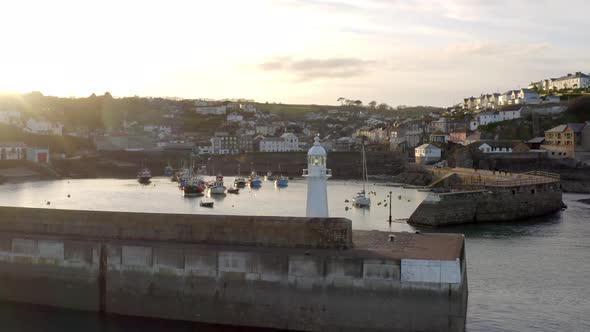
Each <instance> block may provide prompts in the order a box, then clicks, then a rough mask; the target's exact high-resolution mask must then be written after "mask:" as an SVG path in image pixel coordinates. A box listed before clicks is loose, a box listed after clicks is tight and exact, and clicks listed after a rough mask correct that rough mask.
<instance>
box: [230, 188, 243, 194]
mask: <svg viewBox="0 0 590 332" xmlns="http://www.w3.org/2000/svg"><path fill="white" fill-rule="evenodd" d="M227 192H228V194H239V193H240V188H229V189H228V190H227Z"/></svg>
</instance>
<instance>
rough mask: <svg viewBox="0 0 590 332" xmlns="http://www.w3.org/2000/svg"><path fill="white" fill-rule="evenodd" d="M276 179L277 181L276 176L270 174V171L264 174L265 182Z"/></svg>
mask: <svg viewBox="0 0 590 332" xmlns="http://www.w3.org/2000/svg"><path fill="white" fill-rule="evenodd" d="M276 179H277V176H276V175H274V174H272V172H271V171H268V172H266V180H268V181H275V180H276Z"/></svg>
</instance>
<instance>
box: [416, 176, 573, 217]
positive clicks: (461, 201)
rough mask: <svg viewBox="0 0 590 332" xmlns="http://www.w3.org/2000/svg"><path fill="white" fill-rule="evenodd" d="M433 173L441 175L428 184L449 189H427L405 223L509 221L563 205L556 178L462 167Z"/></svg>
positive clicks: (547, 212) (537, 214) (556, 209)
mask: <svg viewBox="0 0 590 332" xmlns="http://www.w3.org/2000/svg"><path fill="white" fill-rule="evenodd" d="M547 174H548V175H550V174H549V173H547ZM437 175H439V176H442V177H441V178H440V179H439V180H438V181H436V182H435V183H433V185H431V186H432V187H437V188H447V189H453V191H452V192H447V193H436V192H431V193H429V194H428V195H427V196H426V198H425V199H424V201H423V202H422V203H421V204H420V205H419V206H418V208H417V209H416V210H415V211H414V213H413V214H412V215H411V216H410V218H409V219H408V223H411V224H416V225H426V226H446V225H456V224H464V223H479V222H493V221H512V220H520V219H527V218H532V217H538V216H543V215H548V214H551V213H555V212H557V211H559V210H560V209H561V208H562V207H563V201H562V191H561V186H560V183H559V179H558V178H553V177H549V176H540V175H531V174H512V175H496V174H495V173H493V172H489V171H479V172H475V171H470V170H465V169H457V170H456V171H451V172H445V173H440V174H437ZM469 189H471V190H469Z"/></svg>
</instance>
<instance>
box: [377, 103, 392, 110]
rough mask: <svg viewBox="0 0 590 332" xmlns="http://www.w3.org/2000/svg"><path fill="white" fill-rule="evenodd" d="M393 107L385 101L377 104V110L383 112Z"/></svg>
mask: <svg viewBox="0 0 590 332" xmlns="http://www.w3.org/2000/svg"><path fill="white" fill-rule="evenodd" d="M390 108H391V107H390V106H389V105H387V104H385V103H381V104H379V105H378V106H377V110H378V111H381V112H385V111H389V109H390Z"/></svg>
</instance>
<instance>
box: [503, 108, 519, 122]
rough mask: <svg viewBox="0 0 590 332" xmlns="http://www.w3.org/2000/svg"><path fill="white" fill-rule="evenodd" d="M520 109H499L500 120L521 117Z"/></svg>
mask: <svg viewBox="0 0 590 332" xmlns="http://www.w3.org/2000/svg"><path fill="white" fill-rule="evenodd" d="M520 110H521V109H517V110H501V111H498V115H499V118H500V121H506V120H513V119H519V118H520Z"/></svg>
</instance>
